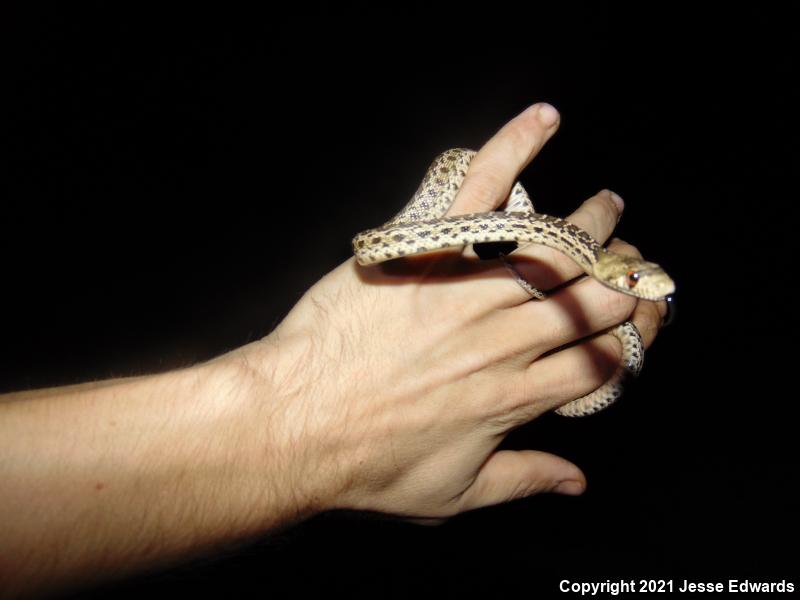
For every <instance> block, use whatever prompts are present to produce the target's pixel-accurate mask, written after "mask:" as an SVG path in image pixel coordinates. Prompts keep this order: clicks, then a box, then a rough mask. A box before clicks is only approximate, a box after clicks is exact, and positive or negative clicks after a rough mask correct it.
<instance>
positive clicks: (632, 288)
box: [594, 249, 675, 300]
mask: <svg viewBox="0 0 800 600" xmlns="http://www.w3.org/2000/svg"><path fill="white" fill-rule="evenodd" d="M594 277H595V278H596V279H597V280H598V281H600V283H603V284H605V285H607V286H608V287H610V288H612V289H615V290H617V291H618V292H622V293H623V294H629V295H631V296H636V297H637V298H642V299H644V300H663V299H664V298H666V297H667V296H669V295H670V294H672V293H673V292H675V282H674V281H672V279H671V278H670V276H669V275H667V274H666V273H665V272H664V269H662V268H661V267H660V266H658V265H657V264H656V263H652V262H647V261H646V260H642V259H641V258H636V257H634V256H626V255H624V254H618V253H616V252H611V251H610V250H605V249H602V250H600V253H599V255H598V257H597V262H596V263H595V265H594Z"/></svg>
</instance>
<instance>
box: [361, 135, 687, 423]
mask: <svg viewBox="0 0 800 600" xmlns="http://www.w3.org/2000/svg"><path fill="white" fill-rule="evenodd" d="M474 155H475V152H474V151H472V150H463V149H454V150H448V151H446V152H444V153H442V154H441V155H440V156H438V157H437V158H436V160H434V162H433V164H432V165H431V166H430V168H429V169H428V172H427V173H426V175H425V178H424V179H423V181H422V183H421V185H420V187H419V189H418V190H417V192H416V193H415V194H414V196H413V198H412V199H411V200H410V201H409V203H408V204H407V205H406V206H405V207H404V208H403V209H402V210H401V211H400V212H399V213H397V215H395V216H394V217H393V218H392V219H391V220H390V221H388V222H387V223H386V224H384V225H382V226H381V227H377V228H375V229H369V230H367V231H363V232H361V233H359V234H358V235H356V236H355V238H353V252H354V254H355V257H356V260H357V261H358V263H359V264H361V265H369V264H373V263H380V262H384V261H387V260H393V259H396V258H402V257H404V256H410V255H414V254H421V253H423V252H431V251H434V250H441V249H444V248H452V247H458V246H467V245H469V244H479V243H490V242H517V243H519V244H526V243H534V244H542V245H544V246H548V247H550V248H553V249H555V250H558V251H559V252H562V253H563V254H565V255H566V256H568V257H569V258H571V259H572V260H573V261H575V263H577V264H578V265H579V266H580V267H581V269H583V271H584V272H585V273H586V274H587V275H589V276H590V277H594V278H595V279H596V280H598V281H600V282H601V283H603V284H604V285H607V286H609V287H611V288H613V289H615V290H617V291H619V292H622V293H625V294H629V295H632V296H636V297H638V298H642V299H644V300H653V301H656V300H663V299H665V298H666V297H667V296H669V295H670V294H672V293H673V292H674V291H675V284H674V283H673V281H672V279H670V278H669V276H668V275H667V274H666V273H665V272H664V270H663V269H662V268H661V267H659V266H658V265H657V264H655V263H651V262H647V261H645V260H642V259H638V258H634V257H630V256H625V255H622V254H617V253H615V252H611V251H609V250H606V249H604V248H603V247H602V246H600V244H598V243H597V242H596V241H595V240H594V239H593V238H592V237H591V236H590V235H589V234H588V233H586V232H585V231H583V230H582V229H580V228H578V227H576V226H575V225H573V224H571V223H569V222H568V221H565V220H564V219H559V218H557V217H551V216H549V215H542V214H537V213H535V212H534V209H533V203H532V202H531V200H530V197H529V196H528V194H527V192H526V191H525V189H524V188H523V187H522V185H521V184H520V183H519V182H517V183H516V184H515V185H514V187H513V189H512V191H511V194H510V196H509V198H508V200H507V202H506V203H505V209H504V210H503V211H501V212H488V213H474V214H469V215H459V216H456V217H445V216H444V215H445V214H446V213H447V211H448V210H449V209H450V207H451V206H452V204H453V201H454V200H455V197H456V194H457V193H458V190H459V189H460V187H461V183H462V182H463V181H464V178H465V177H466V174H467V170H468V169H469V164H470V161H471V160H472V157H473V156H474ZM512 274H513V275H514V276H515V279H517V281H518V282H519V283H520V285H522V287H523V288H525V289H526V290H527V291H528V292H529V293H530V294H531V295H532V296H533V297H535V298H543V297H544V294H543V293H542V292H540V291H539V290H537V289H536V288H535V287H533V286H532V285H531V284H529V283H528V282H526V281H524V280H523V279H522V278H521V277H520V276H519V275H518V274H517V273H516V271H513V270H512ZM608 333H610V334H611V335H613V336H614V337H616V338H617V339H619V341H620V342H621V343H622V360H621V361H620V365H619V367H618V368H617V370H616V372H615V373H614V375H613V376H612V377H611V379H609V380H608V381H607V382H606V383H604V384H603V385H602V386H601V387H600V388H598V389H597V390H595V391H594V392H592V393H590V394H588V395H586V396H583V397H582V398H578V399H576V400H573V401H572V402H570V403H568V404H565V405H564V406H562V407H561V408H559V409H557V410H556V412H557V413H558V414H560V415H564V416H585V415H590V414H593V413H596V412H598V411H599V410H602V409H603V408H605V407H606V406H609V405H610V404H611V403H613V402H614V401H616V400H617V398H619V397H620V395H621V394H622V389H623V381H624V379H625V377H627V376H628V375H634V376H635V375H638V374H639V371H640V370H641V368H642V363H643V361H644V346H643V344H642V338H641V336H640V335H639V331H638V330H637V329H636V326H635V325H634V324H633V323H631V322H625V323H622V324H620V325H618V326H616V327H614V328H612V329H611V330H609V331H608Z"/></svg>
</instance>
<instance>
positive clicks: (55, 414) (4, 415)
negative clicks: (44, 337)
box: [0, 360, 304, 590]
mask: <svg viewBox="0 0 800 600" xmlns="http://www.w3.org/2000/svg"><path fill="white" fill-rule="evenodd" d="M5 400H7V401H5V402H3V403H0V440H3V441H2V443H1V444H0V445H1V446H2V458H0V481H2V484H0V487H2V490H3V491H2V493H1V494H0V515H2V519H0V589H6V590H14V589H30V588H34V587H38V586H42V585H44V586H47V585H55V586H62V585H63V584H64V583H65V582H67V581H69V580H87V579H88V580H94V579H104V578H106V577H109V576H112V575H118V574H120V573H123V572H128V571H131V570H137V569H140V568H142V567H145V566H148V565H156V564H164V563H165V562H169V561H170V560H173V559H176V558H179V557H185V556H187V554H189V553H196V552H198V551H203V550H204V549H209V548H212V547H215V546H217V545H221V544H226V543H230V542H233V541H236V540H240V539H243V538H246V537H248V536H250V535H253V534H257V533H260V532H263V531H265V530H268V529H270V528H273V527H277V526H280V525H282V524H285V523H288V522H290V521H291V520H293V519H295V518H297V517H299V516H302V514H301V513H303V511H304V508H303V506H301V505H299V504H298V499H297V497H296V494H295V493H294V490H291V489H290V488H291V486H290V485H288V483H289V482H288V481H286V480H287V478H288V477H289V476H288V475H287V468H289V467H288V465H287V462H288V461H287V456H286V455H287V449H286V448H282V447H279V445H278V444H277V443H276V444H273V443H272V440H273V436H272V435H271V423H270V422H269V415H270V414H271V411H270V410H269V403H270V402H271V401H273V400H275V399H274V398H270V390H269V389H265V382H264V380H263V379H258V380H256V379H254V378H253V377H251V376H249V375H248V372H247V369H244V368H242V367H241V365H240V364H239V363H238V362H237V361H235V360H221V361H213V362H212V363H208V364H205V365H201V366H198V367H195V368H191V369H186V370H183V371H178V372H173V373H168V374H163V375H155V376H149V377H138V378H132V379H122V380H117V381H114V382H110V383H107V384H99V385H88V386H77V387H70V388H63V389H55V390H43V391H41V392H28V393H26V394H25V395H24V396H16V397H14V396H9V397H7V398H5ZM262 419H263V420H262Z"/></svg>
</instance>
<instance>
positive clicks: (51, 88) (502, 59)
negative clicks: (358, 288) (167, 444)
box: [0, 3, 798, 598]
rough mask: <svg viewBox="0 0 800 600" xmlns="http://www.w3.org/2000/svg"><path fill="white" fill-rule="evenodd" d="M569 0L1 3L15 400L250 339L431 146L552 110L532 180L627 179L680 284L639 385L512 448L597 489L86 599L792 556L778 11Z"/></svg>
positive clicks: (785, 572)
mask: <svg viewBox="0 0 800 600" xmlns="http://www.w3.org/2000/svg"><path fill="white" fill-rule="evenodd" d="M551 4H553V3H547V4H541V5H540V4H535V3H526V4H525V5H524V9H522V8H520V7H519V6H514V5H509V6H500V5H492V6H491V7H486V6H484V7H481V8H479V7H460V6H459V7H455V6H451V7H450V8H449V9H442V10H441V12H437V11H433V10H432V9H430V8H429V7H410V6H408V5H405V6H402V7H394V8H381V9H376V8H374V7H368V6H358V5H347V6H323V7H312V6H303V7H300V8H297V9H282V10H280V11H278V10H277V9H275V8H274V7H273V8H268V7H263V8H261V9H259V10H247V11H243V10H241V9H234V8H222V7H221V6H218V7H216V8H214V9H200V8H198V6H197V5H194V6H192V7H187V8H186V9H185V10H179V9H177V8H173V9H171V10H170V11H169V12H165V11H164V9H163V8H159V9H156V10H145V9H142V8H133V7H128V8H117V9H115V10H113V11H111V10H109V9H108V8H107V7H104V6H103V5H102V4H97V5H93V4H86V3H84V4H82V5H81V7H80V8H76V7H74V6H69V7H67V6H66V5H62V6H61V7H60V8H54V9H51V10H45V9H40V10H39V11H38V12H36V13H29V12H26V11H21V12H12V13H10V14H9V16H8V19H6V20H5V22H4V24H3V27H4V29H5V30H6V31H5V32H4V39H5V41H6V45H7V48H6V52H5V57H6V58H5V63H6V64H5V68H4V79H5V81H6V83H7V86H6V95H7V96H8V97H9V98H10V100H11V103H10V105H9V108H7V109H6V110H5V111H4V113H3V141H4V143H5V145H7V147H8V150H9V151H10V152H9V158H8V160H7V161H6V165H7V166H6V169H7V171H6V174H5V175H4V176H3V177H2V179H3V186H4V187H5V188H6V192H5V194H4V197H3V199H2V206H3V219H2V227H3V235H2V241H1V242H0V243H1V244H2V257H3V270H4V283H3V293H2V296H3V299H2V319H3V341H2V356H0V390H3V391H8V390H15V389H24V388H35V387H40V386H45V385H56V384H64V383H72V382H79V381H86V380H89V379H100V378H106V377H111V376H122V375H132V374H141V373H148V372H154V371H161V370H167V369H170V368H175V367H178V366H184V365H188V364H192V363H195V362H198V361H201V360H204V359H207V358H210V357H212V356H216V355H218V354H221V353H222V352H224V351H226V350H229V349H231V348H234V347H236V346H238V345H241V344H243V343H246V342H248V341H252V340H254V339H258V338H259V337H261V336H263V335H265V334H267V333H268V332H269V331H270V330H271V328H272V327H273V326H274V324H275V323H277V322H278V321H279V320H280V319H281V318H282V317H283V315H285V313H286V311H287V310H288V309H289V308H290V307H291V306H292V304H293V303H294V302H295V301H296V300H297V299H298V297H299V295H300V294H301V293H302V292H303V291H304V290H305V289H306V288H308V287H309V286H310V285H311V284H313V283H314V282H315V281H316V280H317V279H318V278H320V277H321V276H322V275H323V274H325V273H326V272H327V271H329V270H330V269H331V268H333V267H334V266H335V265H337V264H338V263H340V262H341V261H343V260H345V259H346V258H347V257H348V256H349V240H350V238H351V236H352V234H354V233H355V232H357V231H359V230H361V229H364V228H367V227H371V226H374V225H376V224H378V223H381V222H383V221H384V220H386V218H387V217H388V216H390V215H391V214H393V213H394V211H396V210H397V209H398V208H399V207H400V206H401V205H402V204H403V203H404V202H405V200H406V199H407V198H408V197H409V196H410V194H411V193H412V192H413V191H414V189H415V187H416V185H417V182H418V180H419V179H420V178H421V176H422V174H423V173H424V171H425V169H426V167H427V165H428V164H429V162H430V160H431V159H432V157H433V156H434V155H435V154H436V153H438V152H439V151H441V150H444V149H446V148H450V147H457V146H464V147H474V148H477V147H479V146H480V145H481V144H482V143H483V142H484V141H486V140H487V139H488V137H489V136H491V135H492V134H493V133H494V132H495V131H496V129H497V128H498V127H500V126H501V125H502V124H503V123H505V122H506V121H507V120H508V119H510V118H511V117H512V116H514V115H515V114H517V113H518V112H519V111H521V110H523V109H524V108H525V107H526V106H527V105H529V104H531V103H533V102H536V101H541V100H545V101H548V102H551V103H552V104H554V105H555V106H556V107H558V108H559V110H560V112H561V114H562V126H561V129H560V131H559V133H558V135H557V136H556V137H555V138H554V139H553V140H552V142H551V143H550V144H548V146H547V148H546V149H545V150H544V152H543V153H542V155H541V156H540V157H539V158H538V159H537V160H536V161H535V162H534V163H533V164H532V165H531V167H530V168H528V169H527V170H526V171H525V172H524V173H523V175H522V177H521V179H522V181H523V183H524V184H525V185H526V187H527V189H528V190H529V191H530V192H531V193H532V196H533V198H534V200H535V202H536V205H537V209H539V210H540V211H541V212H546V213H551V214H557V215H565V214H567V213H569V212H570V211H571V210H573V208H574V207H575V206H576V205H577V204H578V203H579V202H580V201H581V200H582V199H584V198H586V197H588V196H590V195H591V194H593V193H594V192H596V191H597V190H599V189H601V188H603V187H609V188H611V189H614V190H616V191H617V192H618V193H620V195H622V197H623V198H625V200H626V202H627V209H626V214H625V216H624V218H623V220H622V223H621V224H620V228H619V230H618V233H619V235H620V236H621V237H623V238H625V239H627V240H629V241H631V242H632V243H634V244H636V245H637V246H638V247H639V248H640V249H641V250H642V252H643V253H644V255H645V256H646V257H648V258H651V259H652V260H656V261H658V262H660V263H661V264H662V265H663V266H665V267H666V268H667V270H668V272H670V273H671V274H672V275H673V276H674V278H675V279H676V280H677V283H678V289H679V293H678V295H677V304H678V309H679V314H678V318H677V320H676V322H675V324H674V325H673V326H672V327H670V328H668V329H667V330H665V331H664V332H663V334H662V335H661V336H660V338H659V340H658V343H657V344H656V345H655V346H654V347H653V348H652V349H651V351H650V352H649V353H648V360H647V364H646V367H645V371H644V374H643V376H642V377H641V378H640V379H639V380H638V381H637V382H635V383H634V384H633V385H632V386H631V387H630V389H629V391H628V393H627V394H626V397H625V399H624V401H622V402H621V403H619V404H618V405H616V406H615V407H613V408H612V409H609V410H608V411H605V412H604V413H602V414H600V415H598V416H596V417H593V418H590V419H586V420H579V421H575V420H567V419H561V418H559V417H557V416H555V415H546V416H544V417H542V418H540V419H539V420H537V421H536V422H535V423H533V424H531V425H530V426H528V427H526V428H523V429H521V430H519V431H517V432H515V433H514V434H513V435H512V436H511V437H510V438H509V439H508V441H507V445H508V446H509V447H518V448H538V449H545V450H549V451H552V452H555V453H557V454H561V455H563V456H565V457H567V458H569V459H571V460H573V461H575V462H576V463H577V464H578V465H580V466H581V467H582V468H583V469H584V470H585V472H586V474H587V477H588V480H589V488H588V490H587V492H586V493H585V495H584V496H583V497H580V498H564V497H546V496H538V497H534V498H530V499H525V500H521V501H517V502H515V503H512V504H509V505H504V506H499V507H494V508H490V509H486V510H482V511H478V512H474V513H470V514H466V515H463V516H460V517H458V518H455V519H453V520H451V521H450V522H448V523H447V524H445V525H444V526H441V527H436V528H422V527H417V526H413V525H410V524H406V523H402V522H397V521H393V520H390V519H383V518H376V517H374V516H365V515H355V514H326V515H322V516H320V517H317V518H315V519H313V520H311V521H308V522H306V523H304V524H301V525H299V526H297V527H294V528H292V529H290V530H287V531H285V532H282V533H279V534H276V535H274V536H270V537H268V538H266V539H264V540H259V541H257V542H256V543H255V544H253V545H250V546H248V547H245V548H242V549H240V550H237V551H232V552H231V553H230V554H228V555H226V556H222V557H214V558H212V559H210V560H209V561H207V562H201V563H195V564H192V565H188V566H186V567H181V568H178V569H173V570H170V571H167V572H164V573H158V574H153V575H150V576H144V577H140V578H137V579H135V580H131V581H128V582H123V583H121V584H118V585H113V586H110V587H107V588H103V589H102V590H100V591H98V592H95V593H103V594H107V593H113V594H115V595H131V596H134V595H136V596H138V595H140V594H142V593H156V594H159V593H168V592H169V593H174V592H178V591H180V592H206V591H214V592H222V591H230V590H238V591H241V592H244V591H250V592H253V593H258V594H267V593H273V592H274V591H275V590H276V589H277V588H282V589H287V590H290V591H291V592H292V593H296V594H301V593H318V594H328V593H333V592H346V593H348V594H351V595H354V596H365V597H383V596H397V597H407V596H408V595H409V594H422V593H427V592H431V591H434V592H441V593H446V594H448V595H463V594H468V595H469V594H474V593H480V592H483V591H487V592H493V593H498V592H503V593H505V594H507V595H510V597H524V598H528V597H531V596H532V595H533V594H534V593H536V592H539V591H547V590H550V591H555V590H556V589H557V585H558V581H559V580H560V579H561V578H569V579H571V580H575V581H585V580H605V579H607V578H611V579H614V578H617V577H623V578H634V577H643V576H647V577H655V578H670V577H674V578H681V577H694V578H702V579H703V580H711V579H719V578H722V579H723V580H724V579H727V578H739V579H743V578H747V577H749V578H751V579H760V580H776V579H780V578H784V577H785V578H791V577H795V576H796V575H797V568H796V564H795V561H794V560H793V559H794V553H793V552H791V551H785V550H784V548H783V544H784V543H785V540H790V539H792V538H793V537H795V536H796V535H797V498H796V494H795V492H794V491H793V488H794V481H793V480H794V478H795V477H796V475H797V461H796V457H795V456H794V448H795V443H794V439H795V435H796V434H795V431H796V421H795V417H796V416H797V408H796V402H795V398H796V392H793V386H789V383H788V382H789V380H790V379H791V377H792V375H793V372H792V371H793V369H794V356H795V355H796V351H795V343H796V337H795V334H794V329H795V316H794V313H793V312H790V311H789V308H790V306H792V307H793V306H794V304H795V303H796V301H795V300H793V292H792V289H793V287H794V284H795V280H796V269H794V268H793V264H792V263H793V261H794V257H795V256H796V254H797V253H796V251H795V250H794V249H793V248H794V244H795V243H796V242H797V235H796V233H795V232H794V228H795V227H796V223H795V221H794V220H793V215H792V214H791V213H792V211H793V209H794V204H795V201H796V193H794V191H793V189H792V188H789V187H788V185H787V179H788V175H789V174H790V169H791V168H792V166H793V164H794V163H795V162H796V158H797V138H796V136H795V135H794V133H793V130H792V128H791V126H792V123H790V122H789V118H790V113H791V112H792V111H793V110H794V109H796V106H797V105H798V98H797V96H796V95H795V94H794V93H793V91H792V89H791V86H792V83H793V80H795V79H797V71H796V55H795V54H794V44H793V43H792V39H791V37H790V34H791V33H792V32H791V30H790V26H789V25H790V19H789V18H788V15H785V14H773V13H770V12H769V11H768V10H766V9H755V8H751V9H737V10H736V11H730V10H719V11H718V12H715V13H711V12H709V13H706V14H699V13H698V12H697V10H696V9H692V10H689V9H688V8H680V7H677V8H676V7H673V6H672V5H666V4H664V5H662V7H663V8H662V9H660V10H658V9H650V10H648V11H642V10H641V9H636V8H634V7H633V6H622V5H618V6H617V7H615V8H609V7H606V6H600V5H592V6H591V7H589V6H581V5H572V6H570V7H569V8H566V9H564V10H559V9H556V8H554V7H553V6H551ZM298 215H299V216H301V217H302V218H303V219H304V223H305V227H306V228H307V232H305V233H303V234H302V235H298V234H297V233H296V231H295V230H294V228H292V227H291V226H289V225H287V223H290V222H291V220H292V219H294V218H297V216H298Z"/></svg>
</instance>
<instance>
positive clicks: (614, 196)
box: [609, 190, 625, 214]
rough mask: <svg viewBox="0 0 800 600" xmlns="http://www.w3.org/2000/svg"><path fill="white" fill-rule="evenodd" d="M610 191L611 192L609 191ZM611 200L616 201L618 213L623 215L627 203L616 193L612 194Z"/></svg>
mask: <svg viewBox="0 0 800 600" xmlns="http://www.w3.org/2000/svg"><path fill="white" fill-rule="evenodd" d="M609 191H610V190H609ZM611 199H612V200H613V201H614V204H616V205H617V211H619V213H620V214H622V211H623V210H625V201H624V200H623V199H622V198H620V197H619V194H617V193H616V192H611Z"/></svg>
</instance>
